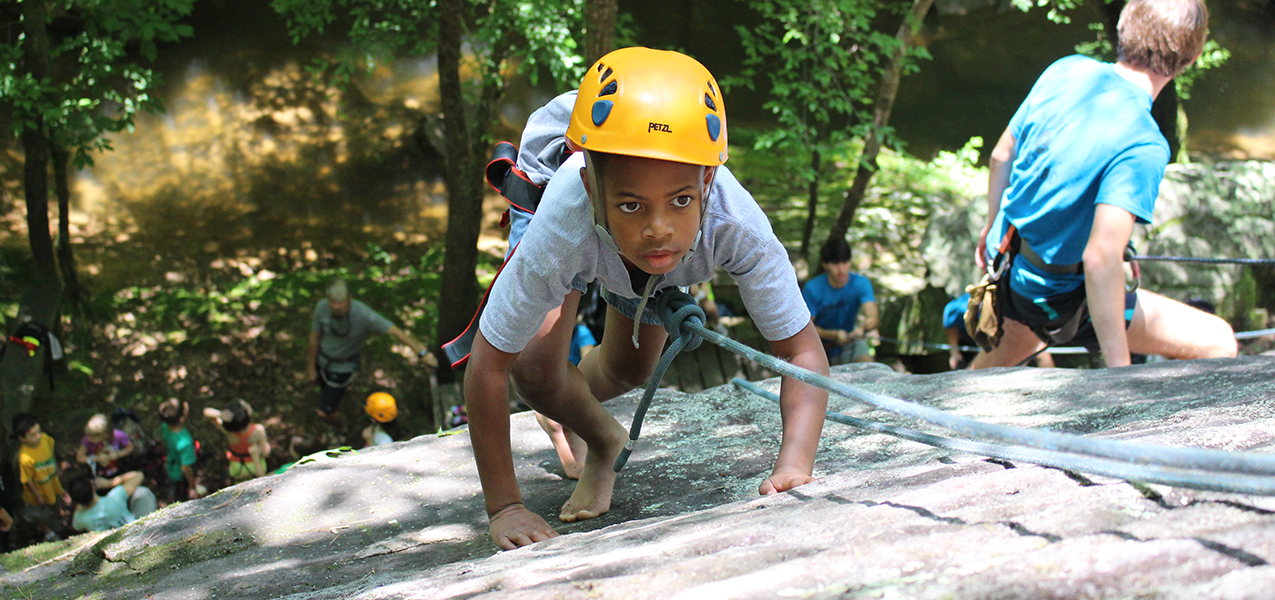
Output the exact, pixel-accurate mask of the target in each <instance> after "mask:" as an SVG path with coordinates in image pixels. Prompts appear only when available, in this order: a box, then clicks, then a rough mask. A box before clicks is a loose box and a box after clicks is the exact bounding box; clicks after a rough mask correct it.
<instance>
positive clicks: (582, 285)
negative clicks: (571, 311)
mask: <svg viewBox="0 0 1275 600" xmlns="http://www.w3.org/2000/svg"><path fill="white" fill-rule="evenodd" d="M571 289H573V290H575V291H577V292H580V293H582V294H583V293H588V291H589V282H587V281H585V280H583V279H580V278H579V277H576V278H575V279H572V280H571ZM656 295H657V294H652V295H651V297H650V298H648V299H647V300H646V307H645V308H644V309H643V310H642V323H644V324H646V325H660V326H663V325H664V322H663V321H661V320H660V313H659V311H657V310H656V308H655V305H656V302H655V296H656ZM602 299H603V300H604V301H606V303H607V305H608V306H610V307H611V308H614V309H615V310H616V312H619V313H620V314H622V315H624V316H626V317H628V318H630V319H632V318H633V316H634V315H636V314H637V308H638V299H637V298H625V297H624V296H620V295H619V294H616V293H615V292H612V291H610V290H608V289H606V288H602Z"/></svg>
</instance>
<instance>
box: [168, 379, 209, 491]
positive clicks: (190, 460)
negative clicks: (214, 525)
mask: <svg viewBox="0 0 1275 600" xmlns="http://www.w3.org/2000/svg"><path fill="white" fill-rule="evenodd" d="M189 413H190V404H188V403H186V402H181V401H179V400H177V399H176V398H169V399H168V400H167V401H165V402H164V403H163V404H160V405H159V420H160V421H163V422H164V424H163V425H162V426H160V428H159V433H160V437H162V438H163V440H164V446H165V447H167V448H168V457H167V458H166V459H165V460H164V468H165V469H166V470H167V471H168V490H169V497H171V498H172V499H173V500H194V499H195V498H198V497H200V496H202V495H204V488H203V486H202V485H200V484H199V478H198V477H197V476H196V474H195V461H196V460H197V459H198V453H197V452H196V444H195V438H194V437H192V436H191V435H190V431H188V430H187V429H186V415H187V414H189Z"/></svg>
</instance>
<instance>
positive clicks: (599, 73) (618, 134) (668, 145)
mask: <svg viewBox="0 0 1275 600" xmlns="http://www.w3.org/2000/svg"><path fill="white" fill-rule="evenodd" d="M567 139H569V140H571V142H572V143H573V144H576V145H578V146H580V147H581V148H584V149H585V150H590V151H595V152H606V153H609V154H624V155H628V156H640V157H644V158H655V159H660V160H669V161H673V162H680V163H689V164H693V165H705V166H710V167H715V166H718V165H721V164H722V163H724V162H726V107H725V104H724V103H723V102H722V96H721V90H720V89H719V88H718V87H717V80H715V79H713V74H712V73H709V72H708V69H706V68H704V65H702V64H700V63H699V61H697V60H695V59H693V58H691V57H689V56H687V55H685V54H681V53H679V52H671V51H667V50H653V49H651V48H642V47H632V48H621V49H619V50H616V51H614V52H611V53H609V54H607V55H606V56H603V57H602V58H600V59H598V62H596V63H594V64H593V66H592V67H590V68H589V70H588V71H587V72H585V74H584V80H583V81H582V82H581V83H580V92H579V94H578V95H576V102H575V107H574V108H573V109H572V111H571V124H570V125H569V126H568V127H567Z"/></svg>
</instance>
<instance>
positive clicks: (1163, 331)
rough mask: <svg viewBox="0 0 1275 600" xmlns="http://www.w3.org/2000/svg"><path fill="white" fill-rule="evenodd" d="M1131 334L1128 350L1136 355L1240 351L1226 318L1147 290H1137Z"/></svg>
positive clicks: (1220, 354) (1203, 354)
mask: <svg viewBox="0 0 1275 600" xmlns="http://www.w3.org/2000/svg"><path fill="white" fill-rule="evenodd" d="M1128 335H1129V351H1130V352H1133V353H1136V354H1159V355H1160V356H1164V357H1168V358H1178V359H1189V358H1223V357H1231V356H1235V355H1236V353H1237V351H1238V348H1237V346H1236V343H1235V332H1234V331H1233V330H1232V329H1231V326H1230V325H1228V324H1227V323H1226V321H1224V320H1222V319H1221V318H1219V317H1217V316H1215V315H1211V314H1209V313H1206V312H1204V311H1201V310H1197V309H1194V308H1191V307H1190V306H1187V305H1185V304H1182V303H1181V302H1177V301H1176V300H1170V299H1169V298H1166V297H1164V296H1161V295H1160V294H1157V293H1155V292H1150V291H1147V290H1138V307H1137V309H1136V310H1134V312H1133V321H1132V322H1131V323H1130V324H1129V329H1128Z"/></svg>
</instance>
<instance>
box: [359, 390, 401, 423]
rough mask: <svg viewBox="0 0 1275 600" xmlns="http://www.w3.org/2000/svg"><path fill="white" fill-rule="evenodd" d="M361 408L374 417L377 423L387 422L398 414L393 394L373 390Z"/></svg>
mask: <svg viewBox="0 0 1275 600" xmlns="http://www.w3.org/2000/svg"><path fill="white" fill-rule="evenodd" d="M363 410H364V411H367V414H368V416H369V417H372V418H373V419H376V422H377V423H389V422H390V421H393V420H394V418H395V417H397V416H398V403H397V402H395V401H394V396H391V395H389V394H387V393H385V392H375V393H373V394H372V395H371V396H368V397H367V405H366V406H364V407H363Z"/></svg>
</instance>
